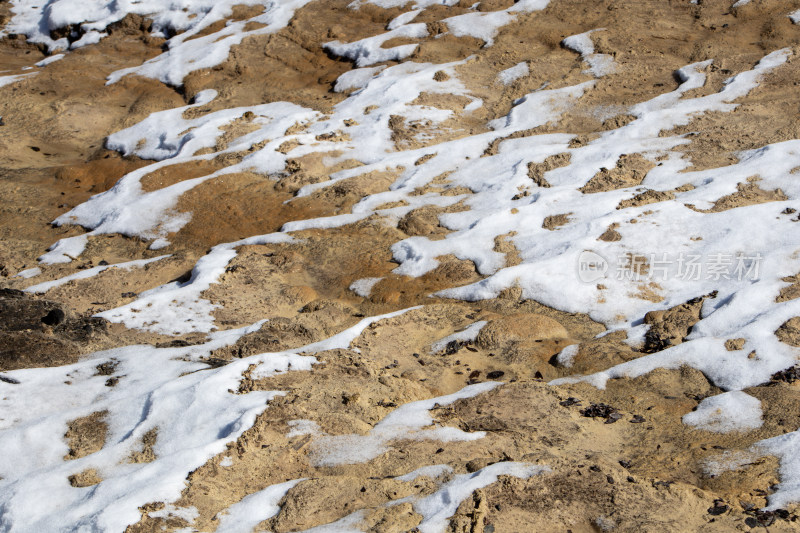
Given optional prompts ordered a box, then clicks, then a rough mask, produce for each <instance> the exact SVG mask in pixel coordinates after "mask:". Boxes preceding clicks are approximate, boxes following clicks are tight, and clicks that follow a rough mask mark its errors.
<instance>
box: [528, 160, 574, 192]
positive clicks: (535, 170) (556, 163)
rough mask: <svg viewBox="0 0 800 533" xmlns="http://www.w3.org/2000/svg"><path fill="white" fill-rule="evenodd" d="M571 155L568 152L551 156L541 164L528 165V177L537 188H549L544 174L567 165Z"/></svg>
mask: <svg viewBox="0 0 800 533" xmlns="http://www.w3.org/2000/svg"><path fill="white" fill-rule="evenodd" d="M571 157H572V156H571V155H570V154H569V153H568V152H564V153H561V154H556V155H551V156H549V157H547V158H545V160H544V161H542V162H541V163H532V162H531V163H528V177H529V178H530V179H531V180H533V182H534V183H535V184H536V185H538V186H539V187H550V184H549V183H548V182H547V180H546V179H545V178H544V174H545V173H546V172H548V171H550V170H553V169H556V168H561V167H565V166H567V165H569V162H570V159H571Z"/></svg>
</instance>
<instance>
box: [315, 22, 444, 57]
mask: <svg viewBox="0 0 800 533" xmlns="http://www.w3.org/2000/svg"><path fill="white" fill-rule="evenodd" d="M427 35H428V30H427V28H426V27H425V24H404V25H399V26H397V27H395V28H394V29H391V30H389V31H387V32H386V33H382V34H379V35H375V36H374V37H367V38H365V39H361V40H360V41H354V42H352V43H346V44H345V43H340V42H339V41H331V42H329V43H325V45H324V48H325V49H326V50H328V51H329V52H331V53H332V54H335V55H337V56H339V57H346V58H347V59H350V60H352V61H354V62H355V64H356V66H358V67H367V66H369V65H374V64H375V63H382V62H384V61H400V60H402V59H405V58H406V57H408V56H410V55H411V54H413V53H414V51H415V50H416V49H417V46H419V45H417V44H403V45H400V46H394V47H392V48H383V43H385V42H386V41H388V40H390V39H397V38H400V37H405V38H409V39H421V38H422V37H427Z"/></svg>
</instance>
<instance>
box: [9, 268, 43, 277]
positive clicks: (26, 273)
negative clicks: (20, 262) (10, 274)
mask: <svg viewBox="0 0 800 533" xmlns="http://www.w3.org/2000/svg"><path fill="white" fill-rule="evenodd" d="M41 273H42V269H41V268H39V267H34V268H26V269H25V270H22V271H20V272H17V274H16V275H15V276H14V277H15V278H23V279H29V278H35V277H36V276H38V275H39V274H41Z"/></svg>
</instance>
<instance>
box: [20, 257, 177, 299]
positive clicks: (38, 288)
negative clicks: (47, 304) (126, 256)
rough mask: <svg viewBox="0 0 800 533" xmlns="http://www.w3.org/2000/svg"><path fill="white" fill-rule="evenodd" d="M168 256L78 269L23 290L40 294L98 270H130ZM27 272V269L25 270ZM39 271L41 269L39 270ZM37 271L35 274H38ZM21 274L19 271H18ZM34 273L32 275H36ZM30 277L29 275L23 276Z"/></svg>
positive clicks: (87, 276)
mask: <svg viewBox="0 0 800 533" xmlns="http://www.w3.org/2000/svg"><path fill="white" fill-rule="evenodd" d="M167 257H170V256H169V255H159V256H158V257H153V258H150V259H137V260H136V261H126V262H125V263H116V264H114V265H100V266H96V267H92V268H87V269H85V270H79V271H78V272H76V273H74V274H70V275H69V276H64V277H63V278H59V279H55V280H53V281H45V282H43V283H39V284H37V285H32V286H30V287H28V288H26V289H25V292H33V293H38V294H42V293H45V292H47V291H49V290H50V289H53V288H55V287H60V286H61V285H65V284H67V283H69V282H70V281H75V280H79V279H88V278H91V277H94V276H96V275H98V274H99V273H100V272H103V271H105V270H108V269H109V268H119V269H121V270H130V269H132V268H141V267H143V266H145V265H149V264H150V263H155V262H156V261H160V260H162V259H166V258H167ZM31 270H39V269H31ZM25 272H29V271H27V270H26V271H25ZM39 272H41V270H40V271H39ZM39 272H37V273H36V274H38V273H39ZM20 274H21V273H20ZM36 274H34V275H36ZM24 277H30V276H24Z"/></svg>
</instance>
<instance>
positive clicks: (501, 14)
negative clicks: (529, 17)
mask: <svg viewBox="0 0 800 533" xmlns="http://www.w3.org/2000/svg"><path fill="white" fill-rule="evenodd" d="M549 3H550V0H520V1H519V2H516V3H515V4H514V5H512V6H511V7H509V8H507V9H503V10H500V11H489V12H474V13H465V14H463V15H457V16H455V17H450V18H446V19H444V20H443V22H444V23H445V24H447V29H448V30H450V33H452V34H453V35H455V36H456V37H476V38H478V39H481V40H482V41H483V42H484V46H491V45H492V44H494V38H495V36H496V35H497V32H498V31H499V30H500V28H502V27H503V26H505V25H507V24H510V23H511V22H514V20H516V14H517V13H531V12H534V11H541V10H542V9H544V8H546V7H547V5H548V4H549Z"/></svg>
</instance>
